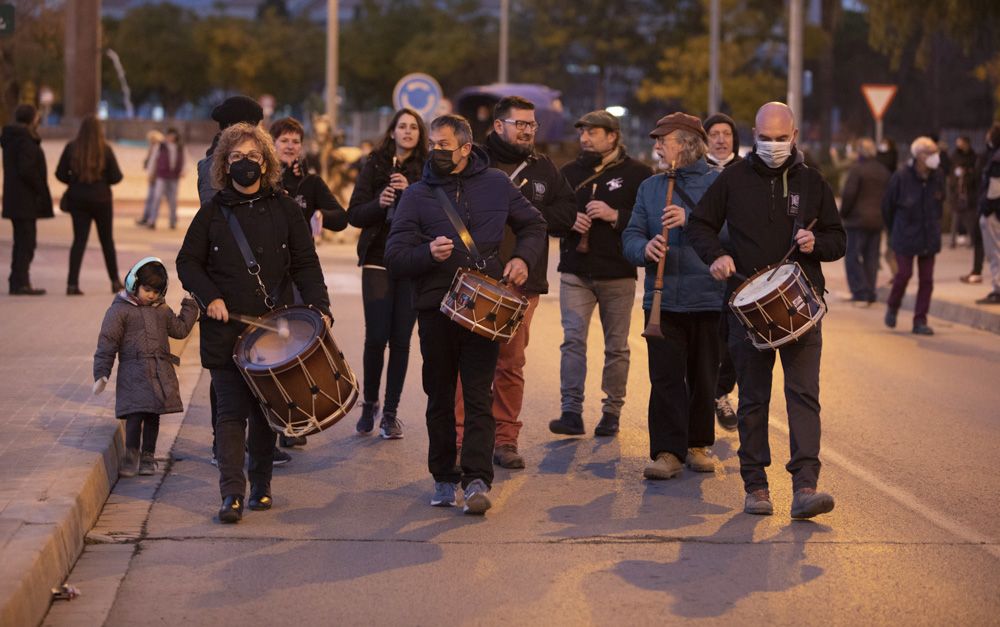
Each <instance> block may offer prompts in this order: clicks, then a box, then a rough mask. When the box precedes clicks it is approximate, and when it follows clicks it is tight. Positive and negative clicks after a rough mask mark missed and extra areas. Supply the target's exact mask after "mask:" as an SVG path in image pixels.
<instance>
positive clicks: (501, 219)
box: [385, 146, 545, 310]
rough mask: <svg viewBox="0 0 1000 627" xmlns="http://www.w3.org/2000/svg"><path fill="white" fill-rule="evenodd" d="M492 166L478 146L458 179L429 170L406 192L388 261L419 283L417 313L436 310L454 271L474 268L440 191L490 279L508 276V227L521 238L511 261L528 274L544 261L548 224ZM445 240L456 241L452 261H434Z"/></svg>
mask: <svg viewBox="0 0 1000 627" xmlns="http://www.w3.org/2000/svg"><path fill="white" fill-rule="evenodd" d="M488 163H489V160H488V157H487V156H486V153H485V152H483V150H482V149H481V148H479V147H478V146H473V148H472V154H471V155H470V157H469V161H468V164H467V165H466V166H465V169H464V170H462V171H461V172H459V173H458V174H456V175H449V176H446V177H440V176H437V175H436V174H434V173H433V172H432V171H431V169H430V166H425V167H424V175H423V178H422V179H421V180H420V181H419V182H417V183H414V184H413V185H411V186H409V187H408V188H406V190H405V191H404V192H403V197H402V199H401V200H400V201H399V207H398V208H397V209H396V215H395V217H394V218H393V221H392V228H391V229H390V231H389V239H388V241H387V242H386V246H385V261H386V267H387V268H388V269H389V272H390V273H392V274H393V275H394V276H397V277H400V278H407V277H412V278H415V279H416V282H415V287H414V299H413V301H414V302H413V305H414V308H416V309H421V310H427V309H437V308H438V307H439V306H440V304H441V299H442V298H444V295H445V293H446V292H447V291H448V287H449V286H450V285H451V281H452V279H453V278H454V276H455V271H456V270H458V269H459V268H463V267H465V268H467V267H472V266H474V265H475V261H474V260H473V259H472V257H471V255H470V254H469V252H468V251H467V250H466V249H465V247H464V245H463V244H462V240H461V238H459V236H458V233H457V232H456V231H455V229H454V227H452V225H451V222H450V221H449V220H448V217H447V215H446V214H445V212H444V211H445V210H444V209H443V208H442V207H441V204H440V203H439V202H438V198H437V195H436V194H435V193H434V188H435V187H440V188H441V189H443V190H444V192H445V194H447V196H448V197H449V198H450V199H451V200H452V201H453V202H454V204H455V205H456V206H457V213H458V215H459V217H460V218H461V219H462V222H464V223H465V226H466V228H468V230H469V233H470V234H471V235H472V239H473V241H474V242H475V243H476V248H478V250H479V253H480V254H481V255H482V256H483V258H484V260H485V264H486V268H485V270H484V272H485V273H486V274H488V275H490V276H491V277H493V278H495V279H499V278H500V277H501V275H502V274H503V267H504V264H503V263H502V262H501V260H500V255H499V248H500V244H501V242H502V241H503V236H504V228H505V226H506V225H508V224H509V225H510V226H511V228H512V229H513V230H514V234H515V235H516V237H517V244H516V245H515V247H514V250H513V252H512V253H511V257H518V258H520V259H522V260H523V261H524V262H525V263H526V264H527V266H528V271H529V272H530V271H531V268H532V266H533V265H534V264H536V263H537V260H538V259H539V258H540V256H541V252H542V247H543V246H544V242H545V218H543V217H542V214H541V213H540V212H539V211H538V209H535V208H534V207H533V206H532V205H531V203H529V202H528V200H527V199H526V198H525V197H524V196H523V195H522V194H521V192H519V191H518V190H517V188H515V187H514V186H513V185H512V184H511V182H510V179H509V178H507V175H505V174H504V173H503V172H501V171H500V170H497V169H494V168H490V167H488V165H487V164H488ZM441 235H443V236H445V237H449V238H451V239H452V241H454V242H455V248H454V250H453V251H452V253H451V256H450V257H448V259H446V260H444V261H442V262H438V261H435V260H434V258H433V257H431V252H430V242H431V241H432V240H433V239H434V238H435V237H438V236H441Z"/></svg>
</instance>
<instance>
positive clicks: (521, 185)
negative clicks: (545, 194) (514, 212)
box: [517, 179, 528, 189]
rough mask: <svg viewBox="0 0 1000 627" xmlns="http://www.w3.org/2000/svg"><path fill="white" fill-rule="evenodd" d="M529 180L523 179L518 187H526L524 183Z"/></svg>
mask: <svg viewBox="0 0 1000 627" xmlns="http://www.w3.org/2000/svg"><path fill="white" fill-rule="evenodd" d="M527 182H528V179H524V180H523V181H521V182H520V183H519V184H518V186H517V188H518V189H521V188H522V187H524V184H525V183H527Z"/></svg>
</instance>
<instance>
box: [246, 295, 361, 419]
mask: <svg viewBox="0 0 1000 627" xmlns="http://www.w3.org/2000/svg"><path fill="white" fill-rule="evenodd" d="M258 321H259V322H261V323H262V324H265V325H267V326H268V327H272V328H282V327H286V325H287V329H288V333H287V337H283V336H285V335H286V334H285V333H280V334H279V333H277V332H276V331H274V330H272V329H267V328H262V327H257V326H253V325H251V326H248V327H247V330H246V331H245V332H244V333H243V334H242V335H240V337H239V338H238V339H237V341H236V352H235V354H234V355H233V360H234V361H235V362H236V366H237V367H238V368H239V369H240V372H241V373H243V378H244V379H246V382H247V385H248V386H250V390H251V391H252V392H253V394H254V396H256V397H257V401H258V402H259V403H260V405H261V408H262V409H263V410H264V415H265V416H266V417H267V421H268V423H269V424H270V425H271V428H272V429H273V430H275V431H277V432H278V433H282V434H284V435H286V436H288V437H297V436H301V435H311V434H313V433H317V432H319V431H322V430H323V429H328V428H329V427H331V426H333V425H334V424H336V423H337V421H339V420H340V419H341V418H343V417H344V416H346V415H347V414H348V413H349V412H350V411H351V409H352V408H353V407H354V404H355V403H356V402H357V400H358V382H357V379H356V378H355V376H354V371H352V370H351V367H350V365H348V363H347V361H346V360H345V359H344V354H343V353H342V352H340V349H338V348H337V343H336V342H334V340H333V334H332V333H331V331H330V326H329V325H328V324H327V322H326V319H325V318H324V317H323V315H322V314H321V313H320V312H319V310H318V309H316V308H315V307H313V306H311V305H289V306H285V307H280V308H278V309H274V310H272V311H269V312H267V313H266V314H264V315H263V316H261V317H260V318H258Z"/></svg>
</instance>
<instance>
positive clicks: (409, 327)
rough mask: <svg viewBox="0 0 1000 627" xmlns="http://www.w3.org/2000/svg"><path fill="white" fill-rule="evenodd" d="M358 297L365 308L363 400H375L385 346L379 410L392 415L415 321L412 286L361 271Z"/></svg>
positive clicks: (374, 271) (375, 270)
mask: <svg viewBox="0 0 1000 627" xmlns="http://www.w3.org/2000/svg"><path fill="white" fill-rule="evenodd" d="M361 297H362V300H363V302H364V307H365V353H364V370H365V372H364V379H365V381H364V399H365V401H367V402H369V403H374V402H375V401H377V400H378V393H379V386H380V385H381V382H382V367H383V366H384V365H385V347H386V345H388V346H389V367H388V370H387V372H386V376H385V404H384V405H383V408H384V410H385V411H389V412H394V411H396V409H397V408H398V407H399V397H400V396H401V395H402V393H403V383H404V382H405V381H406V366H407V365H408V363H409V361H410V338H411V337H412V336H413V325H414V324H415V323H416V321H417V312H416V310H415V309H413V287H412V283H411V281H410V280H409V279H393V278H391V277H390V276H389V273H388V272H387V271H386V270H383V269H380V268H362V269H361Z"/></svg>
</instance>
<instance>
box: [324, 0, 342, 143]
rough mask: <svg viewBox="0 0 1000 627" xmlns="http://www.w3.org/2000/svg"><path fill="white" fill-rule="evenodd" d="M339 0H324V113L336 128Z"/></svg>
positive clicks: (333, 127)
mask: <svg viewBox="0 0 1000 627" xmlns="http://www.w3.org/2000/svg"><path fill="white" fill-rule="evenodd" d="M339 16H340V1H339V0H327V1H326V115H327V116H328V117H329V118H330V128H331V129H332V130H336V129H337V83H338V81H339V80H340V79H339V77H338V76H337V64H338V63H339V60H338V56H337V49H338V47H339V46H338V43H339V40H340V21H339V19H338V18H339Z"/></svg>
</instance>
